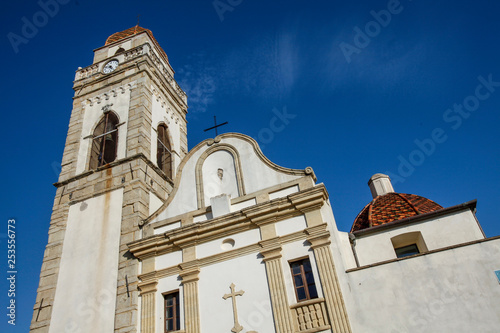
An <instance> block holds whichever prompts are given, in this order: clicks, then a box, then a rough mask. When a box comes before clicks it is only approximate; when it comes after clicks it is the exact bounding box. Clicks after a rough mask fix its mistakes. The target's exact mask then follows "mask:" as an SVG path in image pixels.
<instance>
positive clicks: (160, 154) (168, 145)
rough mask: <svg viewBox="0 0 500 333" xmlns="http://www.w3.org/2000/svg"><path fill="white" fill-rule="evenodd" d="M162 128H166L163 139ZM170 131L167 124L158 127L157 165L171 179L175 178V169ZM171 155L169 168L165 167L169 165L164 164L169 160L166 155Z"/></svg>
mask: <svg viewBox="0 0 500 333" xmlns="http://www.w3.org/2000/svg"><path fill="white" fill-rule="evenodd" d="M160 128H164V134H163V137H161V135H160V134H161V133H160ZM168 134H169V130H168V126H167V125H166V124H165V123H160V124H158V126H157V127H156V165H157V166H158V168H159V169H160V170H161V171H162V172H163V173H164V174H165V175H166V176H167V177H168V178H170V179H172V178H173V174H174V169H173V154H172V142H171V140H170V137H169V135H168ZM162 138H163V139H164V140H165V141H166V142H163V141H162V140H161V139H162ZM167 153H168V154H169V156H170V158H169V160H170V161H169V162H167V163H168V164H169V166H168V168H166V167H165V166H166V165H167V163H165V164H163V163H164V162H163V161H164V160H168V158H165V157H164V156H165V155H166V154H167Z"/></svg>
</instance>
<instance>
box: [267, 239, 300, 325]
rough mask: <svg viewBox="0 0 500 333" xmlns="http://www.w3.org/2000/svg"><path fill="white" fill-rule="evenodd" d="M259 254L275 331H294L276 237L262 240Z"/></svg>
mask: <svg viewBox="0 0 500 333" xmlns="http://www.w3.org/2000/svg"><path fill="white" fill-rule="evenodd" d="M259 244H260V245H261V246H262V250H261V251H260V254H261V255H262V256H263V257H264V259H263V261H264V263H265V265H266V273H267V279H268V284H269V292H270V294H271V306H272V309H273V317H274V323H275V328H276V333H292V332H294V327H293V324H292V323H293V319H292V313H291V311H290V306H289V304H288V299H287V296H286V290H285V278H284V276H283V269H282V266H281V256H282V255H281V245H280V243H279V240H278V239H277V238H274V239H270V240H267V241H262V242H260V243H259Z"/></svg>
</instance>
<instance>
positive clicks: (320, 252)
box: [307, 223, 351, 333]
mask: <svg viewBox="0 0 500 333" xmlns="http://www.w3.org/2000/svg"><path fill="white" fill-rule="evenodd" d="M307 234H308V235H309V237H308V238H307V241H308V242H309V243H311V248H312V249H313V251H314V256H315V257H316V264H317V267H318V272H319V277H320V280H321V285H322V287H323V293H324V296H325V301H326V307H327V309H328V313H329V315H330V319H331V320H330V322H331V325H332V328H333V331H334V332H336V333H337V332H338V333H350V332H351V327H350V324H349V318H348V317H347V311H346V308H345V304H344V299H343V297H342V291H341V290H340V284H339V280H338V277H337V273H336V271H335V263H334V261H333V255H332V252H331V250H330V244H331V241H330V233H329V232H328V231H327V230H326V223H324V224H321V225H317V226H315V227H312V228H308V229H307Z"/></svg>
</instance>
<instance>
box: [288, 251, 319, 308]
mask: <svg viewBox="0 0 500 333" xmlns="http://www.w3.org/2000/svg"><path fill="white" fill-rule="evenodd" d="M290 268H291V270H292V279H293V285H294V287H295V295H296V296H297V302H300V301H305V300H308V299H313V298H318V292H317V291H316V284H315V283H314V276H313V272H312V268H311V262H310V261H309V258H307V259H302V260H297V261H293V262H291V263H290Z"/></svg>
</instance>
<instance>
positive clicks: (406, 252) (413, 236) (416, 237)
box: [391, 231, 429, 258]
mask: <svg viewBox="0 0 500 333" xmlns="http://www.w3.org/2000/svg"><path fill="white" fill-rule="evenodd" d="M391 242H392V246H393V247H394V252H396V257H397V258H404V257H408V256H412V255H414V254H419V253H423V252H427V251H429V250H428V249H427V245H426V244H425V242H424V238H423V237H422V233H421V232H420V231H412V232H406V233H403V234H399V235H397V236H394V237H392V238H391Z"/></svg>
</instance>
